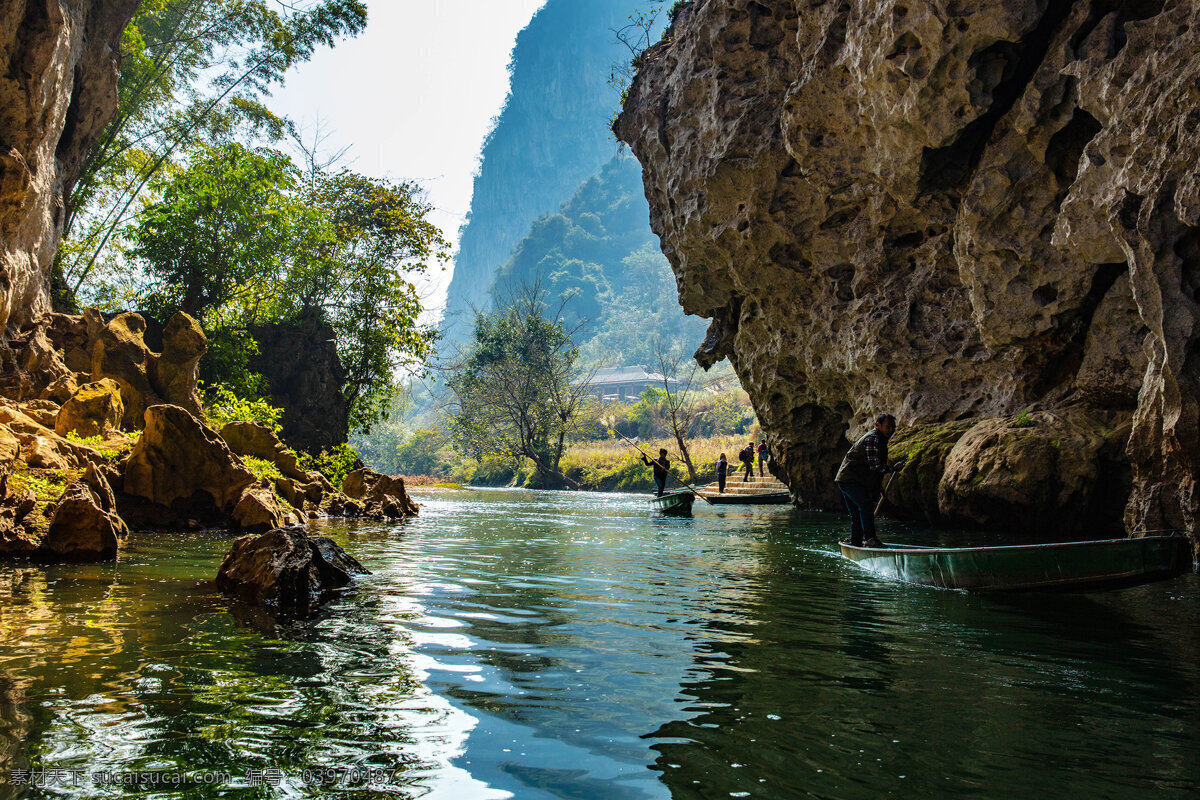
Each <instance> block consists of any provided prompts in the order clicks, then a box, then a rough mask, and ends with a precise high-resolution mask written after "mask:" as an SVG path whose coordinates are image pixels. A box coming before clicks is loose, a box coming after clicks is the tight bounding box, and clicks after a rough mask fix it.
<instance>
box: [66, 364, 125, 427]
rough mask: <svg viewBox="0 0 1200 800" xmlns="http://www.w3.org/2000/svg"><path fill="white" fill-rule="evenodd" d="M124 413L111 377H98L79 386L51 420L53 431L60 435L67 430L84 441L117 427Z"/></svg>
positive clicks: (119, 390) (119, 395) (118, 388)
mask: <svg viewBox="0 0 1200 800" xmlns="http://www.w3.org/2000/svg"><path fill="white" fill-rule="evenodd" d="M124 414H125V404H124V403H123V402H122V400H121V387H120V386H119V385H118V384H117V382H116V381H114V380H113V379H112V378H101V379H100V380H98V381H93V382H92V383H85V384H83V385H82V386H80V387H79V388H78V389H77V390H76V391H75V393H74V394H73V395H71V399H69V400H68V401H67V402H65V403H63V405H62V408H60V409H59V410H58V414H57V415H56V416H55V418H54V423H53V424H54V430H55V432H56V433H58V434H59V435H60V436H66V435H67V433H69V432H71V431H74V432H75V433H76V434H77V435H79V436H82V437H84V438H87V437H90V436H103V435H104V434H105V433H106V432H107V431H110V430H113V429H115V428H120V427H121V420H122V419H123V418H124Z"/></svg>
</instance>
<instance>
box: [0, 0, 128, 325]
mask: <svg viewBox="0 0 1200 800" xmlns="http://www.w3.org/2000/svg"><path fill="white" fill-rule="evenodd" d="M137 7H138V0H0V65H3V67H4V69H3V71H2V72H0V332H4V333H12V332H14V331H15V330H17V329H19V328H21V327H23V326H26V325H28V323H30V322H31V321H32V320H34V319H35V318H37V317H38V316H40V315H42V314H44V313H45V312H48V311H49V310H50V300H49V274H50V265H51V262H52V261H53V258H54V252H55V250H56V249H57V248H58V241H59V238H60V236H61V235H62V225H63V218H64V214H65V209H64V205H63V204H64V200H65V198H66V196H67V195H68V194H69V193H70V190H71V187H72V186H73V185H74V183H75V179H76V178H77V177H78V175H79V170H80V168H81V166H82V164H83V160H84V159H85V158H86V157H87V154H88V151H89V150H90V149H91V147H92V145H93V144H94V143H95V141H96V139H97V137H99V135H100V133H101V131H102V130H103V129H104V126H105V125H107V124H108V122H109V121H110V120H111V119H112V118H113V116H114V115H115V114H116V112H117V62H118V59H119V45H120V41H121V31H122V30H123V29H124V28H125V25H126V23H127V22H129V19H130V17H131V16H133V12H134V11H135V10H136V9H137Z"/></svg>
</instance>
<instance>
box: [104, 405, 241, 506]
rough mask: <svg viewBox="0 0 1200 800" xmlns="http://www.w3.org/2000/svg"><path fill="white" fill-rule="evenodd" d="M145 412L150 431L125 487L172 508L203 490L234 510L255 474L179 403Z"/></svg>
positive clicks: (129, 464)
mask: <svg viewBox="0 0 1200 800" xmlns="http://www.w3.org/2000/svg"><path fill="white" fill-rule="evenodd" d="M144 413H145V431H144V432H143V434H142V437H141V438H140V439H139V440H138V442H137V444H136V445H134V447H133V451H132V452H131V453H130V454H129V458H128V459H127V460H126V462H125V484H124V491H125V492H126V493H127V494H130V495H135V496H137V497H143V498H146V499H147V500H150V501H152V502H154V503H157V504H158V505H161V506H167V507H171V506H172V504H174V503H176V502H177V501H181V502H190V501H191V500H193V499H194V498H196V497H197V496H199V495H203V496H206V497H207V498H209V499H210V500H211V502H212V505H214V506H215V507H216V508H217V509H218V510H220V511H223V512H226V513H227V512H230V511H232V510H233V508H234V506H235V505H236V504H237V503H238V502H239V501H240V500H241V497H242V490H243V489H245V488H246V487H247V486H249V485H250V484H252V483H254V476H253V475H252V474H251V473H250V470H248V469H246V467H245V465H244V464H242V462H241V460H240V459H238V457H237V456H235V455H234V454H233V453H232V452H230V450H229V448H228V447H227V446H226V445H225V441H224V440H223V439H222V438H221V437H220V436H218V435H217V434H215V433H213V432H212V431H211V430H209V429H208V428H206V427H205V426H203V425H201V424H200V423H199V422H198V421H197V420H196V418H195V417H193V416H192V415H191V414H189V413H188V412H187V411H186V410H184V409H182V408H180V407H179V406H170V405H156V406H150V407H149V408H147V409H146V410H145V412H144Z"/></svg>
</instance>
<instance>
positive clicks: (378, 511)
mask: <svg viewBox="0 0 1200 800" xmlns="http://www.w3.org/2000/svg"><path fill="white" fill-rule="evenodd" d="M342 493H343V494H344V495H345V496H346V497H348V498H351V499H352V500H358V501H360V502H361V504H362V507H361V513H364V514H366V515H367V516H371V517H386V518H388V519H400V518H402V517H411V516H416V514H417V512H418V510H419V506H417V504H416V503H415V502H413V499H412V498H411V497H409V496H408V491H407V490H405V488H404V479H403V478H401V477H400V476H399V475H382V474H380V473H378V472H376V471H375V470H373V469H367V468H365V467H364V468H363V469H356V470H354V471H353V472H351V473H350V474H349V475H347V476H346V478H345V480H343V481H342ZM344 508H345V509H346V510H347V511H350V512H353V511H355V509H353V508H352V507H351V506H350V505H349V504H346V506H344Z"/></svg>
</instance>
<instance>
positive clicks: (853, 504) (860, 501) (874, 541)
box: [833, 414, 904, 547]
mask: <svg viewBox="0 0 1200 800" xmlns="http://www.w3.org/2000/svg"><path fill="white" fill-rule="evenodd" d="M895 432H896V418H895V417H893V416H892V415H891V414H880V415H879V416H878V417H876V418H875V427H874V428H873V429H872V430H871V431H870V432H868V433H867V434H865V435H864V436H863V437H862V438H860V439H859V440H858V441H857V442H855V443H854V444H853V445H852V446H851V447H850V450H849V451H848V452H847V453H846V457H845V458H843V459H842V465H841V466H840V467H838V471H837V476H836V477H834V479H833V481H834V483H836V484H837V487H838V489H840V490H841V492H842V498H843V499H844V500H845V501H846V510H847V511H849V512H850V544H852V545H854V546H855V547H861V546H862V545H863V543H864V541H865V543H866V545H867V546H868V547H882V546H883V542H881V541H879V537H878V536H876V535H875V503H876V501H878V499H879V494H880V492H882V491H883V476H884V475H885V474H887V473H889V472H896V471H898V470H899V469H900V466H901V465H902V464H903V463H904V459H902V458H901V459H898V460H897V461H895V462H893V463H890V464H889V463H888V439H891V438H892V434H893V433H895Z"/></svg>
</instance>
